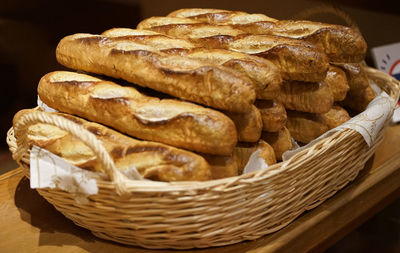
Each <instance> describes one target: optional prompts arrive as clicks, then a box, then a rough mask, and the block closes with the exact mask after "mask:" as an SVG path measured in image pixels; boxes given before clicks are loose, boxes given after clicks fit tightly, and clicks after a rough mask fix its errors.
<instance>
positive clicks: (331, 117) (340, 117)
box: [321, 105, 350, 129]
mask: <svg viewBox="0 0 400 253" xmlns="http://www.w3.org/2000/svg"><path fill="white" fill-rule="evenodd" d="M321 116H322V118H324V120H325V123H326V124H327V125H328V128H329V129H332V128H335V127H337V126H340V125H341V124H343V123H344V122H346V121H348V120H350V115H349V113H348V112H347V111H346V110H345V109H344V108H343V107H341V106H340V105H334V106H332V108H331V109H330V110H329V112H327V113H323V114H321Z"/></svg>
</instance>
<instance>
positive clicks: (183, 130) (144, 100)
mask: <svg viewBox="0 0 400 253" xmlns="http://www.w3.org/2000/svg"><path fill="white" fill-rule="evenodd" d="M38 94H39V97H40V98H41V100H42V101H43V102H44V103H45V104H47V105H48V106H50V107H52V108H54V109H56V110H59V111H62V112H66V113H69V114H74V115H78V116H81V117H83V118H86V119H89V120H91V121H95V122H99V123H102V124H105V125H108V126H111V127H113V128H115V129H117V130H119V131H121V132H123V133H126V134H128V135H131V136H134V137H137V138H140V139H144V140H151V141H157V142H162V143H165V144H169V145H173V146H176V147H181V148H185V149H189V150H194V151H198V152H203V153H213V154H230V153H231V152H232V149H233V147H234V146H235V145H236V141H237V133H236V129H235V125H234V123H233V122H232V121H231V120H230V119H229V118H228V117H227V116H225V115H224V114H223V113H220V112H218V111H215V110H213V109H209V108H204V107H202V106H200V105H196V104H192V103H188V102H183V101H179V100H174V99H158V98H155V97H149V96H145V95H143V94H141V93H139V92H138V91H137V90H136V89H134V88H133V87H123V86H120V85H117V84H116V83H113V82H110V81H103V80H101V79H98V78H94V77H91V76H88V75H85V74H78V73H74V72H66V71H57V72H52V73H49V74H47V75H45V76H44V77H43V78H42V79H41V80H40V82H39V86H38Z"/></svg>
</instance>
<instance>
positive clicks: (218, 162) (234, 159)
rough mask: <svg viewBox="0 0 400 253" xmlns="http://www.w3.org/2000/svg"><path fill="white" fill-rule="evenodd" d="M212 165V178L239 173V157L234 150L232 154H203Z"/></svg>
mask: <svg viewBox="0 0 400 253" xmlns="http://www.w3.org/2000/svg"><path fill="white" fill-rule="evenodd" d="M201 156H203V158H204V159H205V160H206V161H207V163H208V164H209V165H210V170H211V178H212V179H220V178H226V177H234V176H237V175H239V162H240V161H239V157H238V156H237V155H236V153H235V152H233V153H232V154H231V155H227V156H221V155H209V154H202V155H201Z"/></svg>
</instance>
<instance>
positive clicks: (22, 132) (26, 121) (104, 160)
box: [13, 111, 139, 195]
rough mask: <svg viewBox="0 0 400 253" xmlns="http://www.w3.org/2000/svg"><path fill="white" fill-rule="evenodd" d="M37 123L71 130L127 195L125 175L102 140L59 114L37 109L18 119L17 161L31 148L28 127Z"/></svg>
mask: <svg viewBox="0 0 400 253" xmlns="http://www.w3.org/2000/svg"><path fill="white" fill-rule="evenodd" d="M35 123H44V124H50V125H54V126H57V127H59V128H60V129H62V130H64V131H67V132H69V133H70V134H72V135H73V136H74V137H76V138H78V139H80V140H81V141H82V142H83V143H85V144H86V145H87V146H88V147H89V148H90V149H91V150H92V151H93V152H94V153H95V154H96V156H97V158H98V159H100V162H101V164H102V165H103V168H104V171H105V173H106V174H107V176H108V178H109V179H110V181H111V182H112V183H114V184H115V187H116V192H117V194H118V195H125V194H126V193H128V191H127V186H126V179H125V177H124V175H122V173H121V172H119V171H118V170H117V168H116V167H115V164H114V162H113V160H112V159H111V157H110V155H109V154H108V153H107V151H106V149H105V148H104V146H103V145H102V143H101V141H99V140H98V139H97V138H96V137H95V135H94V134H93V133H91V132H89V131H88V130H86V129H85V128H84V127H83V126H81V125H78V124H77V123H75V122H73V121H71V120H68V119H66V118H64V117H61V116H58V115H53V114H48V113H45V112H39V111H35V112H29V113H26V114H24V115H23V116H22V117H21V118H20V119H19V120H18V122H17V123H16V124H15V126H14V132H15V136H18V138H16V139H17V150H16V151H15V153H13V158H14V160H15V161H17V162H19V161H20V160H21V159H22V157H23V155H24V153H26V151H27V150H28V149H29V144H28V138H27V137H28V128H29V126H30V125H33V124H35ZM135 179H139V178H135Z"/></svg>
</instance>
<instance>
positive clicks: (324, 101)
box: [276, 81, 334, 113]
mask: <svg viewBox="0 0 400 253" xmlns="http://www.w3.org/2000/svg"><path fill="white" fill-rule="evenodd" d="M276 100H278V101H279V102H281V103H282V104H283V105H284V106H285V108H286V109H289V110H296V111H302V112H310V113H325V112H327V111H329V110H330V109H331V108H332V105H333V102H334V101H333V94H332V91H331V89H330V88H329V86H328V85H327V84H326V83H325V82H320V83H305V82H297V81H285V82H283V84H282V85H281V86H280V91H279V93H277V95H276Z"/></svg>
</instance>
